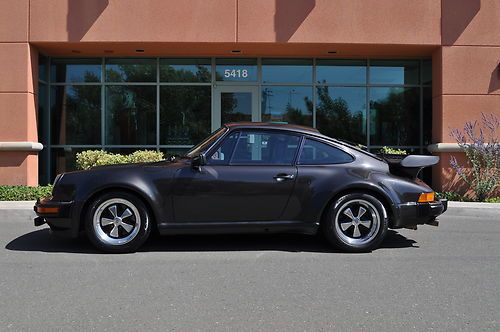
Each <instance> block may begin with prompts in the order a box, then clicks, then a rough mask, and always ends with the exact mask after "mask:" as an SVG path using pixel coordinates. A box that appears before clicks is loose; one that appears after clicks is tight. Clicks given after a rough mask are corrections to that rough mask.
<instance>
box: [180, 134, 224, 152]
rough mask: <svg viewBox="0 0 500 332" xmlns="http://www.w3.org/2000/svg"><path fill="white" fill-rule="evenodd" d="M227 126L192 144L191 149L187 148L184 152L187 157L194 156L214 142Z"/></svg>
mask: <svg viewBox="0 0 500 332" xmlns="http://www.w3.org/2000/svg"><path fill="white" fill-rule="evenodd" d="M226 131H227V128H226V127H221V128H219V129H217V130H216V131H214V132H213V133H212V134H210V136H208V137H206V138H205V139H204V140H203V141H201V142H200V143H198V144H197V145H195V146H193V148H191V150H189V151H188V152H187V154H186V156H187V157H195V156H197V155H199V154H200V153H203V152H205V151H206V150H207V149H208V148H210V146H211V145H212V144H213V143H215V142H216V141H217V140H218V139H219V138H220V137H222V135H224V133H226Z"/></svg>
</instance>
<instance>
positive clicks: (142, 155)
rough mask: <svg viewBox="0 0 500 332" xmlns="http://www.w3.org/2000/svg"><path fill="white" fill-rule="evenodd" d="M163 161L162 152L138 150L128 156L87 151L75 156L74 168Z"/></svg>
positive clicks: (100, 151)
mask: <svg viewBox="0 0 500 332" xmlns="http://www.w3.org/2000/svg"><path fill="white" fill-rule="evenodd" d="M160 160H163V152H158V151H148V150H140V151H135V152H134V153H132V154H129V155H126V156H125V155H122V154H118V153H110V152H107V151H102V150H87V151H83V152H80V153H77V154H76V167H77V168H78V169H89V168H92V167H94V166H103V165H115V164H126V163H143V162H153V161H160Z"/></svg>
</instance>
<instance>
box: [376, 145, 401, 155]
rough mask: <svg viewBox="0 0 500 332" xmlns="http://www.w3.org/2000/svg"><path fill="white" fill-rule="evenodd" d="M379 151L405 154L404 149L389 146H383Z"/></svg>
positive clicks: (381, 152)
mask: <svg viewBox="0 0 500 332" xmlns="http://www.w3.org/2000/svg"><path fill="white" fill-rule="evenodd" d="M379 152H380V154H399V155H405V154H407V153H406V151H405V150H400V149H395V148H390V147H388V146H383V147H382V148H381V149H380V150H379Z"/></svg>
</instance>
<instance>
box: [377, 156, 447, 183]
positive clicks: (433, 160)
mask: <svg viewBox="0 0 500 332" xmlns="http://www.w3.org/2000/svg"><path fill="white" fill-rule="evenodd" d="M382 158H383V159H384V160H385V161H387V163H388V164H389V170H390V172H391V173H392V174H394V175H398V176H403V177H410V178H412V179H415V178H416V177H417V176H418V173H420V171H421V170H422V169H423V168H425V167H428V166H432V165H436V164H437V163H438V162H439V157H438V156H419V155H409V156H406V157H402V156H401V157H400V158H391V157H389V158H384V156H382Z"/></svg>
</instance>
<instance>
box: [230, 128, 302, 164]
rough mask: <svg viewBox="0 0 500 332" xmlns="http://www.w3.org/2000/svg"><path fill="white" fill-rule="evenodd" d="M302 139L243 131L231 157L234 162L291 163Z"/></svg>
mask: <svg viewBox="0 0 500 332" xmlns="http://www.w3.org/2000/svg"><path fill="white" fill-rule="evenodd" d="M299 141H300V137H299V136H295V135H289V134H280V133H269V132H246V131H244V132H242V133H241V134H240V136H239V138H238V143H237V144H236V148H235V150H234V153H233V157H232V159H231V163H232V164H260V165H291V164H292V163H293V159H294V158H295V153H296V151H297V148H298V144H299Z"/></svg>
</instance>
